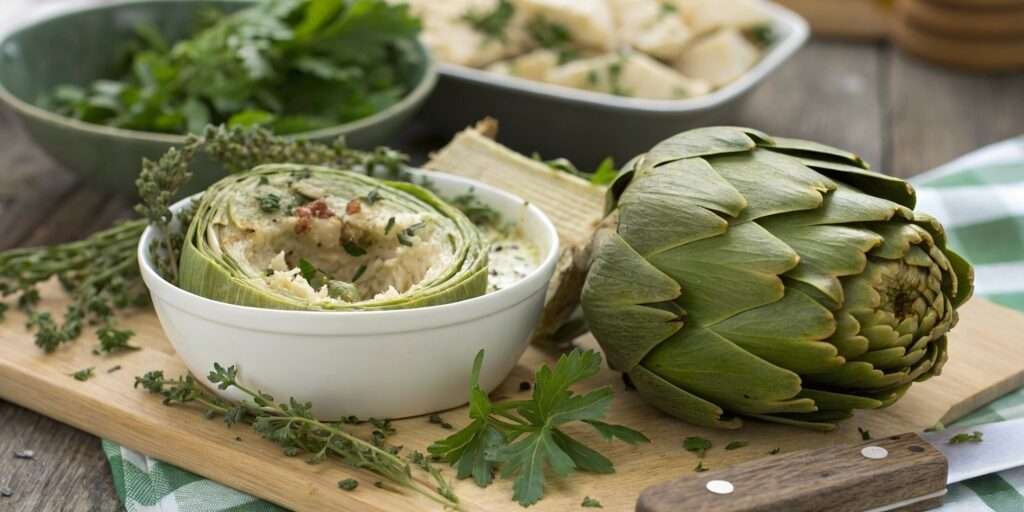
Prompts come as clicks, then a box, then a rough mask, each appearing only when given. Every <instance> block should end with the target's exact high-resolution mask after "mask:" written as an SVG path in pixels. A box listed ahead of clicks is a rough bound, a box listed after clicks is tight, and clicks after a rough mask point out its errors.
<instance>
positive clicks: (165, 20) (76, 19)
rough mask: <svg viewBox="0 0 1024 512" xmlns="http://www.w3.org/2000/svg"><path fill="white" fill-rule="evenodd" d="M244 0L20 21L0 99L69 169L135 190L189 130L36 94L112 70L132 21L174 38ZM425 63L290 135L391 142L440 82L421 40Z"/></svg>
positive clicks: (195, 186)
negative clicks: (342, 114) (361, 108)
mask: <svg viewBox="0 0 1024 512" xmlns="http://www.w3.org/2000/svg"><path fill="white" fill-rule="evenodd" d="M247 3H248V2H245V1H241V0H216V1H202V2H198V1H189V0H135V1H128V2H123V3H117V4H107V5H103V6H97V7H92V8H86V9H81V10H76V11H72V12H67V13H63V14H59V15H57V16H53V17H50V18H46V19H43V20H40V21H36V22H35V23H32V24H29V25H27V26H23V27H22V28H20V29H17V30H15V31H13V32H11V33H9V34H7V35H6V36H5V37H4V38H3V40H0V101H3V102H4V103H6V104H8V105H10V106H11V107H12V108H13V110H14V112H15V113H16V114H17V116H18V117H19V118H20V119H21V121H22V122H23V123H24V125H25V128H26V129H27V130H28V132H29V134H30V135H31V136H32V139H33V140H34V141H35V142H36V144H38V145H39V146H40V147H42V148H43V149H44V150H45V151H46V152H47V153H49V154H50V156H52V157H53V158H55V159H56V160H57V161H59V162H60V163H61V164H63V165H64V166H65V167H67V168H68V169H69V170H71V171H73V172H75V173H78V174H80V175H82V176H83V177H84V178H86V179H87V180H88V181H90V182H92V183H93V184H94V185H95V186H97V187H101V188H102V189H104V190H110V191H113V192H116V193H118V194H121V195H123V196H126V197H133V196H135V177H136V176H137V175H138V172H139V169H140V167H141V162H142V159H143V158H149V159H156V158H159V157H160V155H162V154H163V153H164V152H165V151H167V149H168V148H170V147H171V146H175V145H180V144H181V143H183V142H184V140H185V137H184V136H180V135H167V134H161V133H152V132H142V131H135V130H124V129H119V128H110V127H106V126H101V125H96V124H90V123H84V122H81V121H78V120H75V119H70V118H67V117H64V116H60V115H57V114H54V113H52V112H48V111H46V110H44V109H42V108H40V107H38V106H36V102H37V100H38V99H39V97H40V96H41V95H42V94H44V93H47V92H50V91H52V90H53V88H54V87H55V86H57V85H60V84H66V83H71V84H88V83H90V82H92V81H93V80H96V79H98V78H104V77H109V76H111V73H112V71H113V70H114V69H116V64H117V59H118V48H121V47H123V45H124V43H126V42H127V41H131V40H132V38H133V37H134V34H135V32H134V27H135V26H137V25H138V24H139V23H143V22H146V23H150V24H152V25H153V26H155V27H157V28H158V29H159V30H160V32H161V33H162V34H163V35H164V36H165V37H166V38H167V39H168V40H169V41H176V40H180V39H183V38H184V37H187V36H188V35H190V32H191V30H192V28H193V27H195V26H196V21H197V17H198V15H199V13H200V11H201V9H202V8H203V7H210V6H214V7H218V8H221V9H224V10H235V9H238V8H240V7H244V6H245V5H246V4H247ZM420 51H422V52H423V55H424V57H425V58H424V59H423V62H424V63H425V64H424V66H423V69H422V70H421V72H420V74H419V81H418V83H417V85H416V86H415V87H414V88H413V90H412V91H411V92H410V93H409V94H408V95H407V96H406V97H405V98H403V99H402V100H401V101H399V102H398V103H396V104H394V105H392V106H391V107H388V108H387V109H385V110H383V111H381V112H378V113H376V114H374V115H372V116H369V117H365V118H363V119H359V120H357V121H353V122H350V123H346V124H342V125H339V126H335V127H332V128H326V129H322V130H316V131H312V132H306V133H301V134H296V135H293V136H292V137H295V138H302V139H313V140H325V141H327V140H334V139H335V138H337V137H338V136H339V135H344V136H345V138H346V140H347V141H348V143H349V144H350V145H351V146H353V147H358V148H366V147H372V146H375V145H379V144H383V143H386V142H387V141H388V139H389V137H391V136H392V135H394V134H395V133H396V131H398V130H399V129H400V128H401V127H402V125H403V124H404V123H405V122H406V121H407V120H408V119H409V118H410V117H411V116H412V115H413V114H414V113H415V111H416V109H417V108H418V107H419V106H420V104H422V103H423V101H424V100H425V99H426V98H427V96H428V95H429V94H430V91H431V90H432V89H433V88H434V85H435V83H436V82H437V70H436V69H435V67H434V63H433V60H432V59H431V58H430V57H429V55H428V54H427V52H426V50H425V49H424V48H423V47H422V46H420ZM195 175H196V177H195V179H193V181H192V183H191V184H190V187H189V188H190V189H191V191H198V190H202V189H203V188H205V187H206V185H209V184H210V183H212V182H214V181H216V180H217V179H218V178H219V177H220V176H222V175H223V174H222V173H221V171H220V170H219V168H218V167H217V166H216V165H214V164H213V163H211V162H201V163H200V164H199V165H198V166H197V168H196V169H195Z"/></svg>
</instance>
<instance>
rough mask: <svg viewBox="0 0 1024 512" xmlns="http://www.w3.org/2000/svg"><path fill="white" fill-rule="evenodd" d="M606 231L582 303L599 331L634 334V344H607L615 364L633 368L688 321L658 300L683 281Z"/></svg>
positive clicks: (613, 335) (663, 299)
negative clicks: (657, 305)
mask: <svg viewBox="0 0 1024 512" xmlns="http://www.w3.org/2000/svg"><path fill="white" fill-rule="evenodd" d="M600 235H601V234H600V233H599V236H600ZM604 235H605V239H604V240H603V241H602V242H600V243H599V247H600V251H599V255H598V257H597V258H596V259H595V260H594V261H593V263H592V264H591V266H590V272H589V274H588V276H587V281H586V284H585V285H584V288H583V304H582V306H583V311H584V314H585V315H586V317H587V319H588V324H589V326H590V329H591V331H592V332H594V334H595V335H598V336H600V337H602V338H609V339H611V338H615V339H619V338H624V337H629V338H630V339H631V343H629V344H622V345H616V346H614V347H612V346H609V347H605V350H604V352H605V355H606V356H607V358H608V365H609V366H610V367H612V368H613V369H616V370H619V371H625V372H628V371H630V369H632V368H633V367H634V366H636V365H637V364H639V363H640V361H641V360H642V359H643V358H644V356H646V355H647V353H648V352H649V351H650V350H651V349H652V348H654V347H655V346H657V345H658V344H659V343H661V342H662V341H663V340H665V339H666V338H668V337H669V336H671V335H672V334H673V333H675V332H676V331H678V330H679V329H680V328H681V327H682V325H683V320H684V319H683V318H682V317H681V316H680V315H679V314H678V313H673V312H671V311H669V310H666V309H663V308H659V307H656V306H653V305H654V304H658V303H664V302H670V301H674V300H675V299H676V298H678V297H679V295H680V294H681V293H682V291H681V290H680V288H679V283H678V282H677V281H675V280H673V279H672V278H671V277H669V276H666V275H665V274H664V273H662V272H661V271H660V270H658V269H657V268H655V267H654V266H653V265H651V264H650V263H649V262H648V261H647V260H645V259H644V258H643V256H641V255H640V254H638V253H637V252H636V251H634V250H633V249H632V248H630V247H629V245H628V244H626V242H625V241H624V240H623V239H622V237H620V236H619V235H618V234H617V233H614V232H613V233H610V234H609V233H605V234H604Z"/></svg>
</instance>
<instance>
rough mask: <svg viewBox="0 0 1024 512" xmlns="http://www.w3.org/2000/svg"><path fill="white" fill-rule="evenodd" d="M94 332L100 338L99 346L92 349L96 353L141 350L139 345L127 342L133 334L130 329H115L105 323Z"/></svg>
mask: <svg viewBox="0 0 1024 512" xmlns="http://www.w3.org/2000/svg"><path fill="white" fill-rule="evenodd" d="M96 334H97V336H98V337H99V340H100V348H99V349H98V350H95V351H94V352H95V353H96V354H114V353H117V352H129V351H135V350H141V347H136V346H135V345H130V344H128V340H130V339H131V338H132V336H134V335H135V333H134V332H132V331H128V330H120V329H115V328H113V327H111V326H109V325H107V326H104V327H102V328H100V329H99V330H98V331H96Z"/></svg>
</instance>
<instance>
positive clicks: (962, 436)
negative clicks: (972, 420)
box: [949, 430, 984, 444]
mask: <svg viewBox="0 0 1024 512" xmlns="http://www.w3.org/2000/svg"><path fill="white" fill-rule="evenodd" d="M983 435H984V434H983V433H982V432H980V431H977V430H975V431H974V432H971V433H969V434H968V433H967V432H961V433H959V434H957V435H955V436H953V437H951V438H949V444H963V443H980V442H981V441H982V436H983Z"/></svg>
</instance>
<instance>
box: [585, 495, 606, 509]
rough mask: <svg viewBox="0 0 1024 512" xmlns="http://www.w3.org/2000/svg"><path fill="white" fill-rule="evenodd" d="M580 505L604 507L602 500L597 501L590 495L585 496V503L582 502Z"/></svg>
mask: <svg viewBox="0 0 1024 512" xmlns="http://www.w3.org/2000/svg"><path fill="white" fill-rule="evenodd" d="M580 506H581V507H583V508H604V505H602V504H601V502H600V501H597V500H596V499H594V498H591V497H590V496H584V497H583V503H580Z"/></svg>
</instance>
